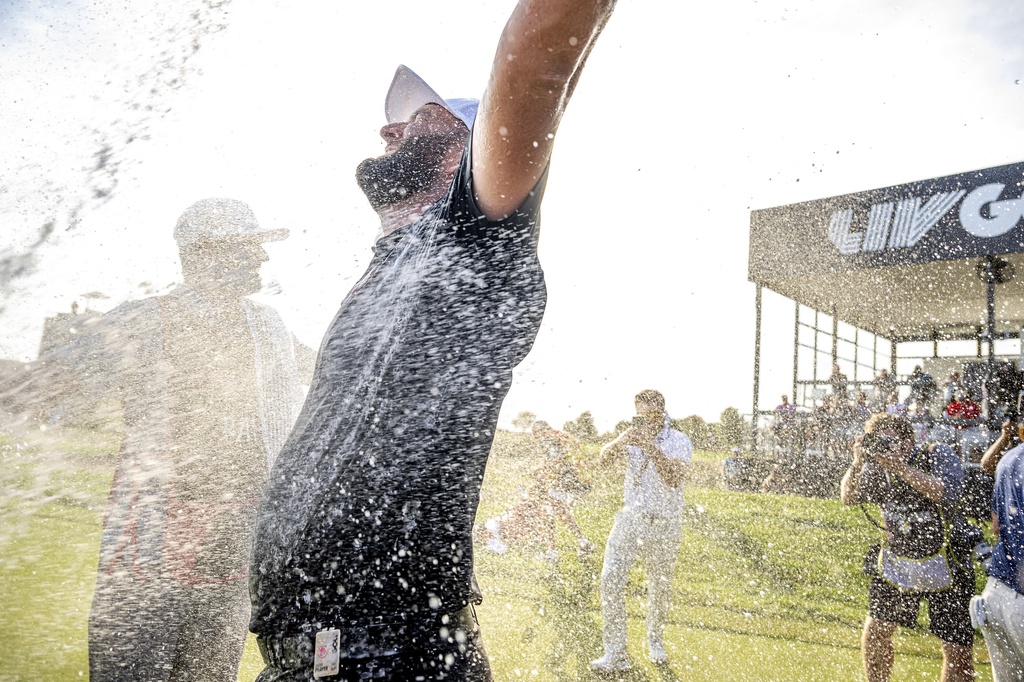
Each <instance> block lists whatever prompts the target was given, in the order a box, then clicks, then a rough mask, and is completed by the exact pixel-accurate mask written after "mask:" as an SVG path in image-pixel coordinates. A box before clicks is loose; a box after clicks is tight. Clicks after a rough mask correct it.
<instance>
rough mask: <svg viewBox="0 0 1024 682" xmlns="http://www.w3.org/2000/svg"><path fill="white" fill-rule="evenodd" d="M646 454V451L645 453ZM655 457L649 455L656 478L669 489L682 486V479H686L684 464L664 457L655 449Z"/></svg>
mask: <svg viewBox="0 0 1024 682" xmlns="http://www.w3.org/2000/svg"><path fill="white" fill-rule="evenodd" d="M645 452H646V451H645ZM654 452H655V453H657V454H655V455H651V462H652V463H653V464H654V468H655V470H656V471H657V472H658V476H660V477H661V480H663V481H665V483H666V484H667V485H668V486H669V487H670V488H678V487H679V486H680V484H682V482H683V479H684V478H686V463H685V462H683V461H680V460H678V459H672V458H670V457H667V456H665V454H664V453H662V452H661V451H660V450H658V449H657V448H655V450H654Z"/></svg>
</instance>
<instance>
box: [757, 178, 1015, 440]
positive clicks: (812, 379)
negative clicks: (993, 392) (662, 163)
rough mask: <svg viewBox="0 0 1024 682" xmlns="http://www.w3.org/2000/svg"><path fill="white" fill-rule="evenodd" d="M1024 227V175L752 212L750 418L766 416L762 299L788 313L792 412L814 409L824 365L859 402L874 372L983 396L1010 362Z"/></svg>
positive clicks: (824, 379) (944, 181)
mask: <svg viewBox="0 0 1024 682" xmlns="http://www.w3.org/2000/svg"><path fill="white" fill-rule="evenodd" d="M1022 217H1024V163H1018V164H1012V165H1007V166H999V167H997V168H988V169H985V170H979V171H972V172H969V173H961V174H959V175H951V176H947V177H941V178H933V179H930V180H923V181H920V182H912V183H909V184H904V185H897V186H893V187H886V188H883V189H875V190H870V191H866V192H857V193H853V194H846V195H843V196H837V197H831V198H827V199H820V200H817V201H808V202H804V203H799V204H791V205H788V206H779V207H776V208H768V209H763V210H758V211H753V212H751V217H750V259H749V265H748V279H749V280H750V281H751V282H753V283H754V284H755V285H756V287H757V319H756V337H755V346H754V399H753V414H754V415H755V416H756V415H761V414H765V412H767V411H766V410H763V409H762V407H763V406H762V405H761V400H760V385H761V360H762V359H761V340H762V339H761V330H762V319H761V310H762V294H763V290H764V289H768V290H770V291H773V292H776V293H777V294H780V295H782V296H784V297H785V298H787V299H790V300H792V301H793V304H794V325H793V384H792V393H791V395H792V396H793V401H794V402H795V403H796V404H797V405H798V406H803V407H811V406H813V404H814V401H815V400H816V399H818V398H820V397H821V396H822V395H824V392H825V391H826V390H827V386H828V376H829V375H830V374H831V372H832V367H833V364H838V365H839V367H840V369H841V371H842V372H843V373H844V374H846V375H847V377H848V378H849V380H850V384H851V387H853V388H857V387H865V388H866V387H868V385H869V383H870V382H871V381H872V379H873V378H874V377H875V376H876V374H877V373H878V371H879V370H881V369H882V368H885V369H887V370H888V371H889V373H890V374H892V375H896V376H900V377H903V376H905V375H906V374H909V372H910V370H911V369H912V367H913V364H921V365H923V366H924V370H925V371H926V372H930V373H932V374H933V376H934V377H935V379H936V381H937V382H938V383H939V384H940V385H941V383H942V380H943V379H945V377H946V375H947V374H948V371H949V369H950V368H952V367H957V368H965V369H966V370H967V374H968V375H969V377H968V378H969V379H971V380H973V381H975V382H977V384H979V385H983V383H984V378H985V377H986V376H990V375H991V372H992V371H993V370H994V368H995V365H996V363H997V362H1000V361H1001V360H1014V361H1020V359H1021V353H1022V349H1021V330H1022V326H1024V221H1022ZM1015 272H1016V273H1021V276H1018V277H1014V273H1015ZM773 397H777V396H773ZM773 405H774V403H773ZM757 421H758V420H757V419H756V418H755V420H754V422H755V427H756V424H757Z"/></svg>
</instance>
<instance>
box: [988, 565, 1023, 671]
mask: <svg viewBox="0 0 1024 682" xmlns="http://www.w3.org/2000/svg"><path fill="white" fill-rule="evenodd" d="M981 600H982V603H983V605H984V607H983V608H984V613H985V622H984V623H983V624H982V626H981V632H982V634H983V635H985V646H987V647H988V655H989V658H991V659H992V678H993V679H994V680H995V682H1014V681H1017V682H1019V681H1020V680H1024V594H1020V593H1019V592H1017V591H1016V590H1014V589H1013V588H1011V587H1010V586H1009V585H1007V584H1006V583H1004V582H1003V581H1001V580H997V579H996V578H989V579H988V582H986V583H985V589H984V591H982V593H981Z"/></svg>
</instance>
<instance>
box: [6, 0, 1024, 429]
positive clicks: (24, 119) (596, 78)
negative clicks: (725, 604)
mask: <svg viewBox="0 0 1024 682" xmlns="http://www.w3.org/2000/svg"><path fill="white" fill-rule="evenodd" d="M200 4H201V3H200V2H198V0H194V1H193V2H180V3H159V2H157V1H156V0H135V1H134V2H132V3H123V2H117V1H115V0H94V1H87V0H71V1H69V0H59V1H58V0H11V1H10V2H8V3H7V4H6V5H5V6H4V7H0V92H3V93H4V96H3V99H4V104H3V106H0V131H2V132H0V149H2V150H3V152H2V153H0V220H2V224H0V234H2V235H3V237H2V238H0V239H2V240H0V249H7V250H6V251H5V252H4V254H3V255H5V256H11V255H12V254H19V253H24V252H25V250H26V249H27V248H28V247H29V245H30V244H31V243H32V242H33V241H34V240H35V239H36V237H37V235H38V231H39V227H40V226H41V225H42V224H43V223H45V222H46V220H47V217H48V216H50V215H53V214H56V215H57V216H58V217H59V220H58V221H57V225H56V227H55V229H54V231H53V233H52V234H51V235H50V236H49V238H48V239H47V240H46V242H45V243H44V244H43V245H42V246H41V247H40V248H39V249H38V250H37V251H36V252H35V254H36V256H37V257H36V258H35V261H34V271H33V272H32V273H31V274H28V275H25V276H21V277H18V278H17V279H15V280H14V282H13V284H12V285H10V286H8V287H7V288H6V289H5V290H4V291H3V292H2V295H0V306H2V307H3V312H2V313H0V357H7V358H16V359H28V358H30V357H33V356H34V353H35V349H36V346H37V344H38V340H39V332H40V329H41V325H42V318H43V317H44V316H45V315H48V314H53V313H55V312H59V311H66V310H67V309H68V308H69V307H70V304H71V302H72V301H73V300H76V298H77V299H78V300H79V301H83V299H81V298H79V297H80V296H81V294H83V293H85V292H89V291H102V292H104V293H106V294H107V295H109V296H110V297H111V298H110V299H109V300H106V301H101V302H100V305H98V306H96V307H97V308H99V309H106V308H109V307H111V306H112V305H114V304H115V303H117V302H119V301H121V300H124V299H126V298H131V297H139V296H142V295H145V292H146V291H147V290H151V289H152V288H154V287H155V288H157V289H159V288H161V287H165V286H167V285H169V284H171V283H173V282H174V281H175V280H176V279H177V277H178V271H177V258H176V250H175V247H174V244H173V240H172V238H171V230H172V228H173V225H174V222H175V221H176V219H177V216H178V215H179V214H180V212H181V211H182V210H183V209H184V208H185V207H186V206H188V205H189V204H190V203H192V202H193V201H195V200H196V199H199V198H203V197H207V196H230V197H233V198H238V199H242V200H244V201H247V202H248V203H249V204H250V205H251V206H252V207H253V209H254V210H255V212H256V215H257V217H258V218H259V220H260V222H261V223H262V224H263V225H265V226H268V227H288V228H290V229H291V231H292V236H291V238H290V239H289V240H288V241H286V242H282V243H278V244H271V245H270V246H269V247H268V250H269V251H270V254H271V258H272V260H271V262H270V263H269V264H268V266H267V269H266V271H265V278H266V279H274V280H276V281H277V282H278V283H279V284H280V287H281V293H280V294H277V295H274V296H271V297H268V298H267V299H266V300H267V301H268V302H270V303H271V304H273V305H274V306H275V307H276V308H277V309H278V310H279V311H280V312H281V314H282V316H283V317H284V318H285V320H286V321H287V322H288V323H289V324H290V325H291V326H292V328H293V329H294V330H295V331H296V333H297V334H298V336H299V337H300V338H301V339H303V340H304V341H305V342H306V343H308V344H310V345H312V346H314V347H315V346H317V345H318V344H319V340H320V336H321V335H322V333H323V330H324V327H325V326H326V324H327V323H328V321H329V320H330V317H331V315H332V314H333V313H334V311H335V308H336V306H337V304H338V303H339V302H340V300H341V299H342V297H343V296H344V295H345V293H346V292H347V290H348V287H349V286H350V285H351V284H352V283H353V282H354V281H355V278H357V277H358V275H359V274H360V273H361V271H362V268H363V267H364V266H365V263H366V261H367V260H368V258H369V255H370V251H369V248H370V246H371V244H372V240H373V238H374V236H375V234H376V231H377V221H376V218H375V216H374V214H373V213H372V212H371V211H370V209H369V207H368V205H367V204H366V202H365V199H364V198H363V197H362V195H361V193H360V192H359V190H358V188H357V187H356V185H355V182H354V180H353V171H354V168H355V166H356V164H357V163H358V162H359V161H361V160H362V159H363V158H365V157H367V156H372V155H376V154H378V153H380V151H381V149H382V143H381V141H380V139H379V137H378V136H377V130H378V129H379V127H380V126H381V125H382V124H383V123H384V121H383V97H384V93H385V91H386V89H387V86H388V84H389V82H390V78H391V75H392V73H393V71H394V68H395V66H396V65H397V64H398V63H400V62H401V63H405V64H408V65H409V66H411V67H412V68H413V69H415V70H416V71H417V72H418V73H419V74H420V75H422V76H423V77H424V78H425V79H427V81H428V82H430V83H431V84H432V85H433V86H434V88H435V89H436V90H438V91H439V92H440V93H442V94H443V95H446V96H479V95H480V93H481V92H482V91H483V88H484V86H485V84H486V78H487V74H488V72H489V68H490V62H491V58H492V56H493V50H494V45H495V44H496V42H497V37H498V35H499V33H500V31H501V27H502V26H503V24H504V21H505V18H506V17H507V15H508V14H509V12H510V11H511V9H512V3H511V2H509V1H508V0H502V1H501V2H498V1H496V0H448V2H444V3H427V2H422V1H421V0H420V1H413V0H409V1H406V0H392V1H390V2H387V3H359V4H358V5H356V3H336V2H319V3H295V2H287V1H286V0H246V1H244V2H242V1H241V0H235V2H233V3H231V4H228V5H226V7H225V9H224V10H223V11H222V12H221V11H213V12H208V13H207V14H208V15H209V16H212V17H213V18H218V17H221V16H223V18H224V19H225V23H226V28H225V29H224V30H222V31H211V32H209V33H207V34H206V35H204V36H203V37H202V38H201V39H200V41H199V45H200V49H199V50H198V52H196V53H195V54H194V55H193V56H191V57H190V58H189V59H188V60H184V61H183V56H184V55H186V54H188V53H189V52H190V49H191V47H190V46H191V44H192V39H191V36H192V34H193V33H194V32H195V31H194V29H191V28H189V27H188V26H189V18H188V17H189V13H190V12H191V10H192V9H193V8H194V6H199V5H200ZM1022 29H1024V3H1017V2H1013V1H1012V0H1003V1H999V0H928V1H927V2H925V1H923V0H911V1H907V2H900V3H899V4H898V5H897V4H895V3H893V2H888V1H882V0H857V1H856V2H853V1H850V0H829V1H828V2H814V1H811V0H794V1H792V2H775V1H760V2H755V1H753V0H745V1H742V2H740V1H736V2H733V1H723V2H718V3H703V4H702V5H700V7H699V9H693V3H666V2H663V1H662V0H636V1H628V0H623V2H621V3H620V6H619V7H618V9H617V10H616V14H615V16H614V17H613V18H612V21H611V23H610V24H609V26H608V28H607V30H606V31H605V34H604V36H603V37H602V38H601V40H600V42H599V44H598V46H597V48H596V50H595V52H594V54H593V55H592V57H591V59H590V63H589V64H588V66H587V69H586V72H585V74H584V76H583V78H582V80H581V82H580V85H579V87H578V89H577V92H576V95H575V97H574V99H573V102H572V104H571V105H570V108H569V111H568V113H567V115H566V116H565V119H564V121H563V124H562V128H561V130H560V132H559V136H558V142H557V145H556V148H555V155H554V158H553V162H552V163H553V165H552V169H551V176H550V182H549V184H548V191H547V196H546V198H545V202H544V222H543V228H542V234H543V238H542V244H541V258H542V262H543V264H544V268H545V272H546V274H547V280H548V287H549V301H548V309H547V314H546V316H545V321H544V326H543V329H542V331H541V333H540V336H539V338H538V340H537V343H536V345H535V347H534V350H533V352H532V353H531V354H530V356H529V357H528V358H527V360H526V361H525V362H524V363H523V365H522V366H521V367H520V368H519V370H518V372H517V380H516V383H515V385H514V386H513V389H512V391H511V392H510V394H509V397H508V399H507V400H506V403H505V409H504V412H503V417H502V421H503V423H504V424H508V423H509V422H510V421H511V419H512V418H513V417H514V416H515V414H516V413H518V412H519V411H521V410H530V411H532V412H535V413H537V414H538V415H539V416H540V417H542V418H544V419H547V420H549V421H551V422H553V423H555V424H561V423H562V422H564V421H565V420H567V419H570V418H574V417H576V416H577V415H578V414H579V413H580V412H582V411H583V410H585V409H589V410H591V411H592V412H593V413H594V416H595V418H596V419H597V422H598V425H599V427H602V428H609V427H610V426H612V425H613V424H614V423H615V422H616V421H618V420H619V419H623V418H627V417H628V416H629V415H630V414H631V413H632V396H633V394H634V393H635V392H636V391H638V390H640V389H642V388H647V387H651V388H659V389H661V390H662V391H663V392H665V394H666V396H667V398H668V403H669V405H668V406H669V410H670V412H672V414H673V415H674V416H678V417H682V416H686V415H688V414H694V413H696V414H700V415H702V416H704V417H705V418H707V419H709V420H717V419H718V415H719V414H720V412H721V411H722V409H724V408H725V407H727V406H735V407H737V408H739V409H740V410H741V411H742V412H748V411H749V410H750V402H751V395H752V393H751V390H752V376H753V345H754V286H753V285H752V284H750V283H748V282H747V281H746V266H747V235H748V229H749V222H748V221H749V210H750V209H752V208H764V207H768V206H775V205H781V204H787V203H792V202H796V201H805V200H810V199H816V198H820V197H825V196H833V195H837V194H845V193H848V192H854V191H859V190H865V189H871V188H874V187H883V186H887V185H893V184H900V183H904V182H909V181H913V180H919V179H923V178H929V177H936V176H941V175H948V174H953V173H959V172H964V171H968V170H973V169H978V168H986V167H990V166H997V165H1002V164H1006V163H1012V162H1017V161H1021V160H1022V154H1021V152H1020V151H1019V150H1020V149H1021V148H1024V106H1022V105H1024V102H1022V94H1024V86H1022V85H1020V83H1019V81H1020V80H1021V79H1024V48H1022V47H1021V44H1022V43H1021V41H1020V39H1019V36H1020V35H1021V34H1022ZM182 63H184V68H182V66H181V65H182ZM178 76H180V77H181V78H182V79H183V85H180V86H179V85H177V84H174V83H171V82H170V79H171V78H173V77H178ZM147 107H152V110H148V109H147ZM132 135H135V140H134V141H133V142H131V143H130V144H129V143H127V139H128V138H129V137H130V136H132ZM104 144H107V145H109V146H110V147H111V149H112V157H111V159H112V163H116V164H118V165H117V166H116V170H117V173H116V177H117V183H116V186H113V187H112V189H113V191H112V194H110V198H109V200H107V201H104V202H101V201H96V200H95V199H94V198H92V192H93V190H95V189H108V188H110V187H111V183H110V180H109V176H108V175H107V174H106V173H105V171H101V172H93V173H90V172H89V171H88V169H89V168H91V167H93V166H95V159H94V157H93V155H94V153H95V151H96V149H97V148H99V147H101V146H102V145H104ZM109 167H110V166H109V165H108V168H109ZM79 204H81V205H82V208H81V209H80V211H79V213H78V217H79V220H78V222H76V223H74V224H73V225H72V226H71V229H67V228H68V227H69V225H70V223H69V221H68V219H67V216H68V215H70V213H71V211H72V210H73V209H74V207H75V206H78V205H79ZM142 282H148V283H151V285H153V286H152V287H143V286H140V283H142ZM764 321H765V333H766V338H765V339H764V344H765V346H764V348H763V351H764V356H763V361H762V367H763V375H762V376H763V379H762V393H761V395H762V404H763V405H764V406H766V407H767V406H771V405H774V404H775V402H777V399H778V395H779V394H780V393H782V392H787V391H788V389H789V382H790V374H791V371H792V365H791V362H792V360H791V355H792V350H791V343H792V304H791V303H788V302H785V301H779V300H778V299H777V298H773V297H768V298H767V299H766V308H765V320H764Z"/></svg>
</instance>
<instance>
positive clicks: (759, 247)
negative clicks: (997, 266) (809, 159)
mask: <svg viewBox="0 0 1024 682" xmlns="http://www.w3.org/2000/svg"><path fill="white" fill-rule="evenodd" d="M1022 195H1024V163H1017V164H1012V165H1009V166H999V167H998V168H988V169H985V170H980V171H972V172H970V173H961V174H960V175H950V176H947V177H944V178H934V179H931V180H923V181H921V182H912V183H909V184H906V185H896V186H894V187H886V188H884V189H876V190H871V191H867V192H858V193H855V194H846V195H844V196H839V197H831V198H828V199H821V200H818V201H808V202H804V203H800V204H791V205H789V206H779V207H777V208H768V209H764V210H759V211H753V212H752V213H751V214H750V262H749V266H748V275H749V279H750V280H751V281H753V282H762V283H766V282H771V281H773V280H777V279H779V278H787V277H800V276H807V275H817V274H828V273H839V272H850V271H855V270H863V269H865V268H880V267H891V266H900V265H909V264H915V263H930V262H934V261H951V260H962V259H965V258H975V257H978V256H984V255H989V254H993V255H994V254H1007V253H1022V252H1024V196H1022Z"/></svg>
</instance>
